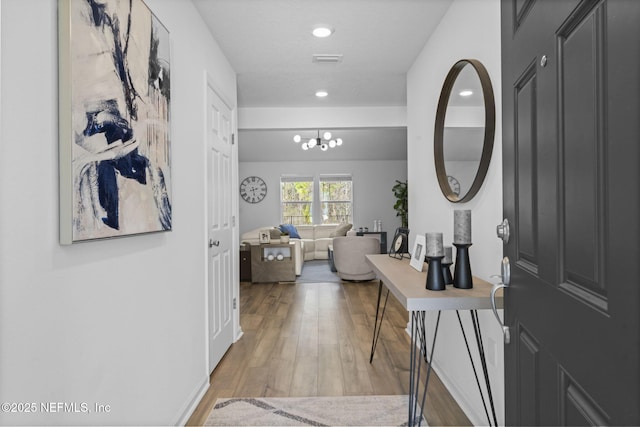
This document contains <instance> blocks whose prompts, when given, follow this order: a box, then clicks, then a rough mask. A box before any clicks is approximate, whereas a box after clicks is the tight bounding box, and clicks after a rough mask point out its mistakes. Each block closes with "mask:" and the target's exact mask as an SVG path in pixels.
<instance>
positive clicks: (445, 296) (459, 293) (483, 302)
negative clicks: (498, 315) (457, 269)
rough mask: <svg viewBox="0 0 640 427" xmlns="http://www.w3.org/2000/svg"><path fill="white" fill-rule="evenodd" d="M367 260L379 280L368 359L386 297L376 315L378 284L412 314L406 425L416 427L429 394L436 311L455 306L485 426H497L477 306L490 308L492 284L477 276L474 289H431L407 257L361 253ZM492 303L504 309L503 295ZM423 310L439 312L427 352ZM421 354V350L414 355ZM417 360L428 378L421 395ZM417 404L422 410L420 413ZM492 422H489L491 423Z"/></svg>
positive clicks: (450, 308) (379, 298)
mask: <svg viewBox="0 0 640 427" xmlns="http://www.w3.org/2000/svg"><path fill="white" fill-rule="evenodd" d="M365 258H366V260H367V262H368V263H369V264H370V265H371V267H372V268H373V270H374V271H375V273H376V275H377V276H378V279H380V286H379V288H378V305H377V308H376V321H375V324H374V331H373V341H372V344H371V359H370V362H371V361H373V355H374V352H375V347H376V343H377V341H378V335H379V333H380V326H382V318H383V316H384V310H385V308H386V299H385V302H384V306H383V307H382V313H381V314H380V316H379V311H380V301H381V296H382V287H383V286H385V287H386V288H387V296H386V298H388V297H389V292H391V293H392V294H393V295H394V296H395V297H396V298H397V299H398V301H399V302H400V303H401V304H402V306H403V307H404V308H405V309H406V310H407V311H408V312H409V313H410V316H411V351H410V368H409V369H410V375H409V382H410V383H409V419H408V423H409V425H410V426H412V425H415V424H416V423H418V425H419V424H420V423H421V421H422V417H423V414H424V403H425V399H426V396H427V387H428V385H429V377H430V375H431V362H432V361H433V354H434V350H435V343H436V338H437V336H438V325H439V323H440V314H441V312H442V310H455V311H456V314H457V318H458V323H459V324H460V329H461V331H462V337H463V339H464V342H465V344H466V346H467V352H468V354H469V360H470V361H471V366H472V368H473V372H474V374H475V377H476V384H477V386H478V390H479V392H480V397H481V398H482V403H483V405H484V409H485V413H486V415H487V420H488V424H489V425H496V426H497V424H498V421H497V417H496V412H495V407H494V403H493V395H492V393H491V385H490V382H489V373H488V370H487V362H486V358H485V353H484V346H483V344H482V333H481V330H480V322H479V321H478V313H477V310H484V309H489V310H490V309H491V300H490V298H491V297H490V295H491V290H492V288H493V286H492V285H491V284H490V283H488V282H486V281H484V280H482V279H478V278H476V277H474V278H473V288H472V289H457V288H454V287H453V285H450V286H447V289H446V290H444V291H430V290H427V289H425V284H426V280H427V279H426V277H427V273H426V271H423V272H419V271H417V270H415V269H414V268H412V267H411V266H410V265H409V260H407V259H404V260H399V259H396V258H392V257H390V256H388V255H365ZM496 306H497V307H498V308H502V306H503V298H502V296H496ZM460 310H469V312H470V315H471V321H472V324H473V330H474V334H475V338H476V342H477V345H478V356H479V358H480V364H481V365H482V373H483V376H484V383H485V386H486V390H487V395H488V400H489V405H490V410H491V415H492V416H493V420H492V419H491V417H490V415H489V410H488V408H487V405H486V402H485V396H484V392H483V390H482V387H481V385H480V380H479V379H478V373H477V371H476V365H475V363H474V360H473V356H472V354H471V350H470V347H469V342H468V340H467V334H466V332H465V329H464V327H463V325H462V319H461V318H460V312H459V311H460ZM427 311H437V312H438V316H437V320H436V324H435V329H434V336H433V341H432V343H431V349H430V355H429V350H428V348H427V342H426V321H425V317H426V316H425V313H426V312H427ZM418 352H419V353H418ZM420 358H422V359H424V361H425V362H426V363H427V364H428V368H427V372H426V379H425V385H424V391H423V393H422V396H420V390H419V385H420V378H421V377H420V375H421V373H420V367H421V366H422V363H421V360H420ZM418 405H419V408H420V413H419V414H418ZM492 421H493V424H492Z"/></svg>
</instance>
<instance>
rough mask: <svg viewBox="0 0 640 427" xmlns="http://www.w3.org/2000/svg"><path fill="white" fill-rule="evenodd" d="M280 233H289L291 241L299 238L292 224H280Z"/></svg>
mask: <svg viewBox="0 0 640 427" xmlns="http://www.w3.org/2000/svg"><path fill="white" fill-rule="evenodd" d="M280 231H282V232H284V231H286V232H287V233H289V237H291V238H292V239H299V238H300V235H299V234H298V230H297V229H296V227H295V226H293V224H281V225H280Z"/></svg>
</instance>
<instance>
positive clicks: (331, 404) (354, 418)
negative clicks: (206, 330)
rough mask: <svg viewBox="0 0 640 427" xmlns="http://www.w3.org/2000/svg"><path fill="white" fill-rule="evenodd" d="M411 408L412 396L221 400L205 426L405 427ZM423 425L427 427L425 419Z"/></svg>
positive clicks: (217, 402)
mask: <svg viewBox="0 0 640 427" xmlns="http://www.w3.org/2000/svg"><path fill="white" fill-rule="evenodd" d="M408 406H409V397H408V396H339V397H261V398H231V399H218V400H217V401H216V405H215V406H214V408H213V410H212V411H211V414H209V417H208V418H207V420H206V421H205V424H204V425H206V426H402V425H407V416H408V413H409V409H408ZM416 421H417V420H416ZM415 424H417V423H415ZM422 425H425V426H426V425H427V423H426V422H425V421H424V419H423V420H422Z"/></svg>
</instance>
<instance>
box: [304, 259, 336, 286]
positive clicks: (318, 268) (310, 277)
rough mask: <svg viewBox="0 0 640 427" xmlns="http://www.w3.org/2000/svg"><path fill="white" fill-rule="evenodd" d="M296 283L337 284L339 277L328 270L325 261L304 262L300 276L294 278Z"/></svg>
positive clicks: (327, 264)
mask: <svg viewBox="0 0 640 427" xmlns="http://www.w3.org/2000/svg"><path fill="white" fill-rule="evenodd" d="M296 282H298V283H338V282H340V277H338V275H337V274H336V273H334V272H333V271H331V269H330V268H329V261H327V260H312V261H305V262H304V264H303V265H302V274H300V276H298V277H297V278H296Z"/></svg>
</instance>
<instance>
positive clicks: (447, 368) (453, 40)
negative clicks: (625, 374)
mask: <svg viewBox="0 0 640 427" xmlns="http://www.w3.org/2000/svg"><path fill="white" fill-rule="evenodd" d="M463 58H474V59H478V60H480V61H481V62H482V63H483V64H484V65H485V67H486V68H487V70H488V72H489V75H490V77H491V80H492V83H493V89H494V96H495V101H496V116H497V119H496V137H495V145H494V149H493V158H492V160H491V166H490V167H489V171H488V174H487V178H486V181H485V183H484V186H483V187H482V188H481V189H480V192H479V193H478V195H477V196H476V197H475V198H474V199H473V200H472V201H470V202H468V203H463V204H459V203H458V204H453V203H450V202H448V201H447V200H446V199H445V198H444V197H443V196H442V193H441V192H440V189H439V187H438V182H437V179H436V174H435V167H434V166H433V165H434V159H433V131H434V122H435V114H436V109H437V103H438V98H439V96H440V90H441V88H442V84H443V83H444V79H445V77H446V75H447V73H448V72H449V69H450V68H451V66H452V65H453V64H454V63H455V62H457V61H458V60H460V59H463ZM500 67H501V62H500V2H499V1H498V0H484V1H477V0H456V1H455V2H454V3H453V4H452V5H451V7H450V8H449V10H448V12H447V14H446V15H445V16H444V18H443V20H442V22H441V23H440V26H439V27H438V29H437V30H436V31H435V32H434V34H433V35H432V36H431V38H430V39H429V41H428V42H427V44H426V45H425V46H424V49H423V50H422V52H421V53H420V55H419V57H418V58H417V59H416V61H415V63H414V64H413V66H412V68H411V69H410V71H409V73H408V75H407V78H408V81H407V91H408V100H407V112H408V113H407V114H408V117H407V125H408V139H409V141H408V158H409V162H408V176H409V227H410V229H411V234H412V235H413V236H415V234H414V233H415V232H427V231H442V232H444V238H445V242H451V241H452V240H453V210H454V209H471V210H472V231H473V242H474V243H473V246H472V247H471V249H470V258H471V268H472V272H473V274H474V275H476V276H478V277H481V278H483V279H485V280H489V279H490V275H492V274H498V273H499V272H500V267H499V266H500V260H501V259H502V244H501V242H500V241H499V240H498V239H497V238H496V236H495V227H496V225H497V224H498V223H500V222H501V221H502V166H501V163H502V149H501V145H502V133H501V126H502V125H501V120H500V118H501V111H502V110H501V90H500V85H501V75H500V69H501V68H500ZM490 281H495V279H491V280H490ZM462 314H463V317H464V320H465V325H466V327H469V328H470V327H471V324H470V321H469V316H468V314H466V313H462ZM479 315H480V323H481V326H482V331H483V338H484V342H485V347H486V350H487V353H488V354H487V357H488V364H489V371H490V375H491V380H492V382H491V386H492V390H493V394H494V399H495V401H496V409H497V412H498V421H499V422H500V423H501V424H503V423H504V373H503V355H502V353H503V344H502V334H501V331H500V329H499V327H498V324H497V322H496V320H495V318H494V317H493V314H492V313H491V312H490V311H488V310H486V311H482V312H480V313H479ZM442 316H443V317H442V319H441V322H440V331H439V332H438V342H437V347H436V352H435V363H434V366H435V368H436V370H437V372H438V374H439V375H440V377H441V378H442V379H443V381H444V382H445V384H446V385H447V387H448V388H449V390H450V391H451V392H452V393H453V394H454V396H455V397H456V399H457V400H458V402H459V403H460V404H461V406H462V407H463V409H465V412H467V415H468V416H469V418H470V419H471V421H472V422H473V423H474V424H475V425H485V424H486V423H487V419H486V417H485V415H484V409H483V408H482V403H481V400H480V397H479V395H478V392H477V388H476V384H475V379H474V377H473V372H472V370H471V367H470V363H469V360H468V356H467V350H466V348H465V346H464V342H463V340H462V336H461V333H460V328H459V326H458V324H457V319H456V317H455V313H448V312H445V313H443V315H442ZM429 319H430V321H432V322H433V321H434V320H435V314H432V315H430V316H429ZM431 324H432V325H433V324H434V323H431ZM469 330H470V329H469ZM471 335H472V334H471ZM472 350H473V351H474V352H476V350H475V346H474V347H472Z"/></svg>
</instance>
